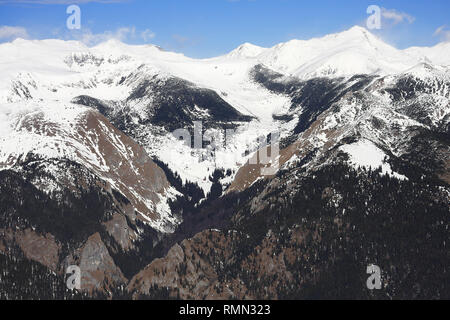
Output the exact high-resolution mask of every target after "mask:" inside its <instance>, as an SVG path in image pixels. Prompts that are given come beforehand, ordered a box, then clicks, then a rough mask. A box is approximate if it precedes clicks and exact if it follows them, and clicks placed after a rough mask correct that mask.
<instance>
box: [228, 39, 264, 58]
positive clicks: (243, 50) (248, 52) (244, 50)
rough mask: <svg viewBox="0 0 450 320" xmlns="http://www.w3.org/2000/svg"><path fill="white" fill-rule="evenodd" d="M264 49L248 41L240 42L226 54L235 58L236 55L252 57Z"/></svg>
mask: <svg viewBox="0 0 450 320" xmlns="http://www.w3.org/2000/svg"><path fill="white" fill-rule="evenodd" d="M264 50H266V49H265V48H263V47H259V46H256V45H254V44H251V43H249V42H246V43H243V44H241V45H240V46H239V47H237V48H236V49H234V50H233V51H231V52H230V53H229V54H228V56H229V57H233V58H237V57H244V58H254V57H256V56H258V55H260V54H261V53H262V52H263V51H264Z"/></svg>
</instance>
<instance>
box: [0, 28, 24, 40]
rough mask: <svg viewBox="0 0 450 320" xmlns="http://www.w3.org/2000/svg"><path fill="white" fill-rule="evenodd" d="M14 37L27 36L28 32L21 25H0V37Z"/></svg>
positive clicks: (5, 38)
mask: <svg viewBox="0 0 450 320" xmlns="http://www.w3.org/2000/svg"><path fill="white" fill-rule="evenodd" d="M16 38H28V32H27V30H26V29H25V28H23V27H12V26H0V39H2V40H14V39H16Z"/></svg>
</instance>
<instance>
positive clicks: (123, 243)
mask: <svg viewBox="0 0 450 320" xmlns="http://www.w3.org/2000/svg"><path fill="white" fill-rule="evenodd" d="M104 225H105V227H106V231H108V233H109V234H110V235H111V236H112V237H113V238H114V240H116V242H117V243H118V244H119V245H120V247H121V248H122V249H123V250H125V251H127V250H130V249H132V248H133V241H135V240H138V239H139V237H138V235H137V234H136V233H135V232H134V231H133V230H132V229H131V228H130V226H129V225H128V223H127V220H126V217H125V216H124V215H120V214H114V215H113V217H112V219H111V220H109V221H107V222H105V223H104Z"/></svg>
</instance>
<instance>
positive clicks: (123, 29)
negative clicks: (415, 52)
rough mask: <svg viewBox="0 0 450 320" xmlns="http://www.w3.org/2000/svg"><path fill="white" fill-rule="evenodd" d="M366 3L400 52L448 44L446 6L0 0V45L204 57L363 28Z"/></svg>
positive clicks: (422, 2) (339, 1)
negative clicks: (49, 42)
mask: <svg viewBox="0 0 450 320" xmlns="http://www.w3.org/2000/svg"><path fill="white" fill-rule="evenodd" d="M106 2H108V3H106ZM110 2H112V3H110ZM70 4H77V5H78V6H79V7H80V8H81V29H80V30H68V29H67V27H66V20H67V18H68V17H69V14H67V13H66V8H67V7H68V6H69V5H70ZM369 5H377V6H379V7H380V8H382V12H383V14H382V16H383V18H382V25H381V26H382V28H381V30H379V31H376V32H374V33H375V34H378V35H379V36H381V37H382V38H383V39H384V40H385V41H387V42H389V43H391V44H393V45H395V46H396V47H398V48H405V47H408V46H413V45H418V46H431V45H434V44H436V43H438V42H440V41H449V40H450V15H449V12H450V1H449V0H433V1H430V0H414V1H413V0H391V1H379V0H372V1H365V0H313V1H306V0H124V1H120V0H97V1H90V0H68V1H66V0H0V42H5V41H11V40H12V39H14V38H16V37H23V38H30V39H44V38H61V39H77V40H82V41H84V42H86V43H88V44H90V45H93V44H95V43H96V42H99V41H102V40H105V39H109V38H118V39H120V40H122V41H124V42H126V43H153V44H156V45H159V46H161V47H163V48H165V49H167V50H171V51H177V52H183V53H184V54H186V55H188V56H191V57H200V58H203V57H211V56H216V55H220V54H224V53H226V52H229V51H231V50H232V49H234V48H235V47H237V46H238V45H240V44H242V43H244V42H251V43H253V44H256V45H260V46H264V47H268V46H273V45H275V44H277V43H279V42H284V41H288V40H291V39H294V38H296V39H309V38H311V37H317V36H323V35H326V34H329V33H333V32H339V31H343V30H345V29H348V28H350V27H352V26H354V25H363V26H364V25H365V23H366V19H367V17H368V16H369V15H368V14H367V12H366V10H367V7H368V6H369Z"/></svg>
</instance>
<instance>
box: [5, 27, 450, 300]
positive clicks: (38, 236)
mask: <svg viewBox="0 0 450 320" xmlns="http://www.w3.org/2000/svg"><path fill="white" fill-rule="evenodd" d="M198 126H200V128H199V127H198ZM177 129H185V131H186V132H189V133H193V132H194V131H195V129H197V131H199V130H200V133H201V135H202V136H203V139H202V141H201V147H200V148H193V147H192V145H191V144H190V143H186V141H183V140H180V139H179V138H178V137H176V136H174V134H173V132H174V131H176V130H177ZM198 129H199V130H198ZM228 132H232V134H226V133H228ZM273 132H278V133H279V139H278V140H277V141H275V142H274V141H270V140H269V141H268V139H267V137H270V134H271V133H273ZM193 136H195V134H193ZM194 139H195V137H194ZM213 142H214V143H213ZM216 142H221V143H216ZM278 148H279V153H278V156H277V157H276V163H277V166H276V170H274V172H273V174H271V175H266V174H263V172H264V170H262V169H265V167H266V166H265V165H262V164H260V162H259V161H257V158H258V154H259V153H260V152H261V151H267V153H270V152H274V151H275V150H276V149H278ZM272 165H273V163H271V164H269V166H271V167H273V166H272ZM449 200H450V42H443V43H440V44H438V45H437V46H435V47H430V48H418V47H415V48H409V49H406V50H398V49H396V48H394V47H392V46H390V45H388V44H386V43H385V42H383V41H382V40H381V39H379V38H378V37H376V36H375V35H373V34H372V33H371V32H369V31H368V30H366V29H364V28H361V27H353V28H351V29H349V30H347V31H344V32H341V33H337V34H331V35H328V36H325V37H323V38H315V39H311V40H292V41H289V42H286V43H281V44H278V45H276V46H274V47H272V48H262V47H258V46H255V45H252V44H248V43H246V44H243V45H241V46H240V47H238V48H237V49H235V50H234V51H232V52H230V53H229V54H227V55H224V56H220V57H216V58H210V59H192V58H188V57H186V56H184V55H182V54H178V53H172V52H167V51H164V50H163V49H161V48H159V47H156V46H153V45H135V46H132V45H127V44H124V43H122V42H119V41H115V40H110V41H107V42H104V43H101V44H99V45H97V46H94V47H87V46H85V45H84V44H82V43H80V42H76V41H63V40H23V39H16V40H14V41H12V42H9V43H3V44H0V299H336V298H341V299H450V270H449V266H450V250H449V244H450V241H449V240H450V230H449V222H450V210H449ZM371 264H375V265H377V266H379V267H380V269H381V272H382V274H381V275H382V278H381V281H382V288H381V289H380V290H369V289H368V288H367V286H366V281H367V279H368V277H369V276H370V274H367V273H366V269H367V266H369V265H371ZM72 265H76V266H78V267H79V268H80V270H81V289H80V290H75V291H71V290H69V289H67V286H66V279H67V275H66V269H67V267H68V266H72Z"/></svg>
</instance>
